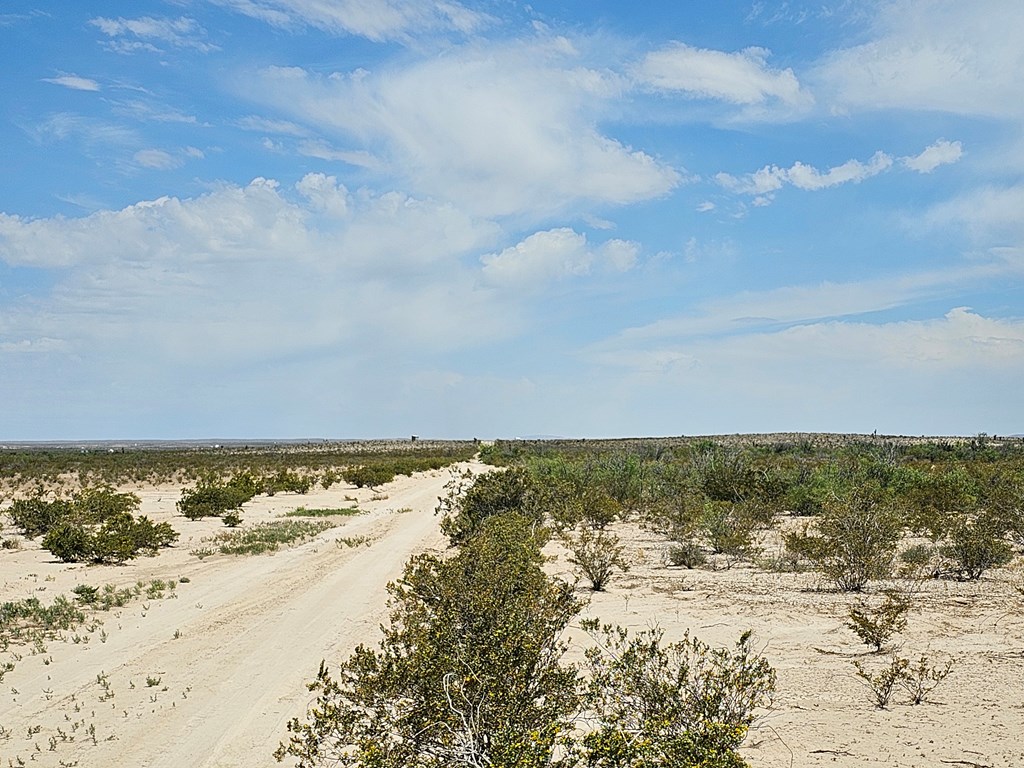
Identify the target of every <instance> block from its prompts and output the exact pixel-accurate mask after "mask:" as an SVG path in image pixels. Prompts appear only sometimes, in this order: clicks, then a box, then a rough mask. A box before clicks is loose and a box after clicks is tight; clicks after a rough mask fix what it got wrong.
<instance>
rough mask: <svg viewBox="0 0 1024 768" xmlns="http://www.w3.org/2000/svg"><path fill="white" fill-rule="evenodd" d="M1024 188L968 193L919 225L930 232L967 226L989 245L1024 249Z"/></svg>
mask: <svg viewBox="0 0 1024 768" xmlns="http://www.w3.org/2000/svg"><path fill="white" fill-rule="evenodd" d="M1021 211H1024V184H1017V185H1015V186H1008V187H1002V186H994V185H988V186H984V187H979V188H977V189H974V190H971V191H970V192H966V193H964V194H962V195H959V196H957V197H954V198H953V199H951V200H947V201H945V202H943V203H939V204H938V205H935V206H933V207H932V208H930V209H929V210H928V211H927V212H926V213H925V215H924V216H923V217H922V218H921V220H920V221H919V222H915V223H914V224H912V226H916V225H919V224H923V225H924V226H926V227H929V228H935V229H946V228H949V227H955V228H962V227H964V226H966V227H967V228H968V229H969V230H970V231H971V232H972V234H974V235H975V236H977V237H981V238H983V239H984V240H986V241H987V242H988V244H989V245H992V244H1001V245H1006V244H1007V241H1006V240H1005V238H1007V237H1008V238H1010V240H1009V243H1010V244H1011V245H1013V246H1015V247H1018V248H1020V247H1024V216H1022V215H1021Z"/></svg>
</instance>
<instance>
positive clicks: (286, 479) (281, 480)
mask: <svg viewBox="0 0 1024 768" xmlns="http://www.w3.org/2000/svg"><path fill="white" fill-rule="evenodd" d="M260 485H261V486H262V490H263V493H265V494H267V495H268V496H273V495H274V494H275V493H279V492H280V493H283V492H286V491H290V492H292V493H302V494H304V493H308V492H309V489H310V488H312V487H313V479H312V478H311V477H310V476H309V475H306V474H299V473H298V472H292V471H290V470H287V469H281V470H279V471H278V472H277V473H276V474H273V475H269V476H266V477H264V478H263V480H262V482H261V483H260Z"/></svg>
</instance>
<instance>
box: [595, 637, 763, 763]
mask: <svg viewBox="0 0 1024 768" xmlns="http://www.w3.org/2000/svg"><path fill="white" fill-rule="evenodd" d="M582 625H583V627H584V629H587V630H589V631H591V632H594V633H597V634H598V638H597V639H598V644H597V647H594V648H591V649H588V651H587V663H588V668H589V673H590V674H589V678H590V684H589V689H588V698H587V704H588V707H589V708H590V709H591V710H592V711H593V713H594V716H595V719H596V721H597V723H596V727H594V729H593V730H592V731H591V732H590V733H588V734H587V735H586V736H584V739H583V745H584V749H585V751H586V754H587V760H586V763H585V764H586V765H587V766H588V767H589V768H620V766H643V768H655V767H657V768H675V767H676V766H700V767H701V768H741V767H742V766H746V765H747V764H746V762H745V761H744V760H743V759H742V757H741V756H740V755H739V753H738V751H737V750H738V749H739V746H740V744H741V743H742V742H743V739H744V738H745V736H746V733H747V730H748V728H749V727H750V725H751V724H752V723H753V722H754V721H755V719H756V718H757V714H758V710H760V709H762V708H764V707H768V706H770V704H771V700H772V695H773V693H774V691H775V671H774V670H773V669H772V668H771V666H770V665H769V664H768V662H767V660H766V659H764V657H762V656H760V655H758V654H756V653H755V652H754V651H753V649H752V647H751V635H750V633H749V632H746V633H744V634H743V635H742V636H741V637H740V639H739V641H738V642H737V644H736V646H735V647H734V648H733V649H713V648H711V647H710V646H708V645H707V644H705V643H702V642H701V641H699V640H697V639H696V638H692V637H690V636H689V634H687V635H686V636H685V637H684V638H683V639H682V640H681V641H679V642H676V643H670V644H668V645H664V644H663V643H662V639H663V634H662V632H661V630H658V629H653V630H647V631H645V632H640V633H638V634H636V635H634V636H633V637H632V638H630V637H629V636H628V634H627V633H626V631H625V630H624V629H622V628H620V627H610V626H604V627H600V628H599V627H598V622H597V621H596V620H587V621H584V622H582Z"/></svg>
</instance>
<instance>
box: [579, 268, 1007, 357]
mask: <svg viewBox="0 0 1024 768" xmlns="http://www.w3.org/2000/svg"><path fill="white" fill-rule="evenodd" d="M1022 277H1024V253H1020V252H996V253H993V254H991V255H990V257H989V258H987V259H985V260H975V261H971V262H966V263H964V264H962V265H959V266H955V267H948V268H945V269H937V270H930V271H920V272H911V273H906V274H902V275H899V274H898V275H890V276H887V277H884V278H876V279H868V280H862V281H858V282H848V283H821V284H816V285H797V286H788V287H783V288H777V289H772V290H767V291H744V292H741V293H738V294H735V295H733V296H728V297H723V298H719V299H714V300H710V301H707V302H704V303H703V304H701V305H700V306H698V307H695V308H694V311H693V312H692V313H690V314H686V315H678V316H675V317H668V318H664V319H662V320H659V321H657V322H654V323H650V324H648V325H643V326H637V327H634V328H629V329H626V330H624V331H622V332H620V333H619V334H616V335H615V336H613V337H610V338H609V339H608V340H606V341H605V342H602V343H601V344H599V345H597V346H595V348H594V350H595V351H598V350H601V351H602V352H604V353H607V354H605V355H604V357H605V358H606V359H613V358H614V356H615V354H617V352H618V351H621V350H624V349H636V348H637V347H641V348H642V347H647V346H648V345H650V344H652V343H653V344H655V345H658V344H661V343H662V342H663V341H664V340H666V339H671V340H673V341H675V342H679V343H683V342H686V343H689V342H692V341H694V340H695V339H701V338H707V339H721V338H725V337H728V336H733V335H741V336H745V335H751V334H753V335H757V334H761V333H766V332H778V331H780V330H783V329H785V328H789V327H793V326H796V325H804V324H808V323H810V324H815V323H820V322H825V321H836V320H840V319H846V318H857V317H863V316H868V315H870V314H872V313H876V312H881V311H885V310H892V309H895V308H898V307H906V306H908V305H912V304H915V303H919V302H922V301H926V300H927V301H931V300H936V299H942V298H944V297H952V296H955V295H956V293H957V291H959V290H962V289H963V287H964V286H965V285H971V284H974V285H983V284H985V283H986V282H992V281H999V280H1012V279H1020V278H1022Z"/></svg>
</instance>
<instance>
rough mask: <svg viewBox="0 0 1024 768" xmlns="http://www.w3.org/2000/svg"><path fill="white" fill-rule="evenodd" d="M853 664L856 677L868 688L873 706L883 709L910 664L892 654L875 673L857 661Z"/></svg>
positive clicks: (887, 704)
mask: <svg viewBox="0 0 1024 768" xmlns="http://www.w3.org/2000/svg"><path fill="white" fill-rule="evenodd" d="M853 666H854V667H856V668H857V677H859V678H860V679H861V680H863V681H864V683H865V684H866V685H867V686H868V688H869V689H870V691H871V695H872V697H873V698H874V700H875V706H876V707H878V708H879V709H885V708H886V707H887V706H889V700H890V699H891V698H892V695H893V693H894V692H895V691H896V688H897V686H899V685H900V684H901V683H902V681H903V679H904V677H905V675H906V672H907V667H908V666H910V664H909V662H908V661H907V660H906V659H902V658H900V657H899V656H897V655H896V654H893V656H892V659H890V661H889V665H888V666H887V667H883V668H882V669H880V670H879V671H878V672H877V673H876V674H872V673H871V672H870V671H868V670H867V668H865V667H864V665H863V664H861V663H860V662H859V661H855V662H853Z"/></svg>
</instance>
